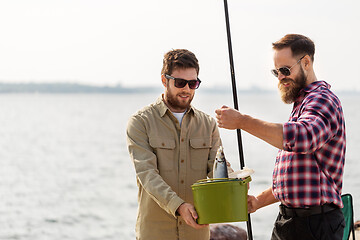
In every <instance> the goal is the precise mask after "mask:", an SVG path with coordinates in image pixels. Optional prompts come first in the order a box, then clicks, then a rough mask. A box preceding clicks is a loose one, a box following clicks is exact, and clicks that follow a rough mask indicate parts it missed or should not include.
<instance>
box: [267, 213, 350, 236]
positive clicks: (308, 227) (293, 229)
mask: <svg viewBox="0 0 360 240" xmlns="http://www.w3.org/2000/svg"><path fill="white" fill-rule="evenodd" d="M344 227H345V220H344V215H343V213H342V211H341V209H335V210H333V211H330V212H326V213H320V214H317V215H311V216H307V217H299V216H291V217H290V216H284V215H281V214H279V215H278V217H277V219H276V221H275V225H274V229H273V233H272V236H271V240H312V239H316V240H342V238H343V232H344Z"/></svg>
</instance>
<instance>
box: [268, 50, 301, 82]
mask: <svg viewBox="0 0 360 240" xmlns="http://www.w3.org/2000/svg"><path fill="white" fill-rule="evenodd" d="M305 56H306V55H304V56H302V57H301V58H300V59H299V60H298V61H297V62H296V63H295V64H294V65H292V66H291V67H290V68H288V67H281V68H278V69H272V70H271V73H272V74H273V75H274V76H275V77H279V72H280V73H281V74H282V75H284V76H285V77H287V76H290V75H291V71H290V70H291V69H292V68H293V67H294V66H295V65H296V64H298V63H299V62H300V61H301V59H303V58H304V57H305Z"/></svg>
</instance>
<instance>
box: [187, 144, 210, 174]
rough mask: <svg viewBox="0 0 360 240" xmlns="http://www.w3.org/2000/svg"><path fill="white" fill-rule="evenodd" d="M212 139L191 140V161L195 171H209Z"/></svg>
mask: <svg viewBox="0 0 360 240" xmlns="http://www.w3.org/2000/svg"><path fill="white" fill-rule="evenodd" d="M210 149H211V138H194V139H190V161H191V168H192V169H194V170H207V163H208V160H209V153H210Z"/></svg>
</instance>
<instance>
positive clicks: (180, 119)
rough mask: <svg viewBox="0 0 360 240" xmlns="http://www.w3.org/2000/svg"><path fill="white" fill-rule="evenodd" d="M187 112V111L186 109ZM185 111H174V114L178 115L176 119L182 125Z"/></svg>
mask: <svg viewBox="0 0 360 240" xmlns="http://www.w3.org/2000/svg"><path fill="white" fill-rule="evenodd" d="M185 112H186V111H185ZM185 112H182V113H176V112H172V114H174V116H175V117H176V119H177V120H178V121H179V123H180V126H181V121H182V119H183V117H184V115H185Z"/></svg>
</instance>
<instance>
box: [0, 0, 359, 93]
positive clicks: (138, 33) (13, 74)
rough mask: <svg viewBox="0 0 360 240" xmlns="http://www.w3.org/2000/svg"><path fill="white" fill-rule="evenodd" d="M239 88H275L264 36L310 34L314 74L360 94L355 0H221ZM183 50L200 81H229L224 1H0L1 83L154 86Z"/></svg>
mask: <svg viewBox="0 0 360 240" xmlns="http://www.w3.org/2000/svg"><path fill="white" fill-rule="evenodd" d="M228 6H229V15H230V25H231V34H232V45H233V54H234V62H235V74H236V81H237V86H238V89H251V88H264V89H276V84H277V79H276V78H274V77H273V76H272V75H271V73H270V69H271V68H273V67H274V66H273V50H272V48H271V47H272V45H271V43H272V42H275V41H277V40H279V39H280V38H281V37H283V36H284V35H285V34H287V33H299V34H303V35H306V36H308V37H310V38H311V39H312V40H313V41H314V42H315V46H316V53H315V62H314V68H315V72H316V75H317V78H318V79H319V80H325V81H327V82H328V83H330V84H331V85H332V89H336V90H356V91H360V76H359V74H358V71H359V69H360V27H359V23H360V14H359V12H360V1H358V0H351V1H350V0H341V1H339V0H336V1H335V0H327V1H324V0H317V1H313V0H303V1H289V0H287V1H285V0H272V1H268V0H252V1H244V0H228ZM176 48H186V49H189V50H190V51H192V52H194V53H195V54H196V56H197V58H198V59H199V63H200V74H199V78H200V79H201V80H202V86H205V87H218V86H230V85H231V80H230V70H229V69H230V67H229V58H228V49H227V38H226V26H225V15H224V5H223V0H181V1H175V0H153V1H149V0H131V1H123V0H57V1H55V0H31V1H29V0H11V1H10V0H0V82H16V83H19V82H46V83H48V82H50V83H51V82H70V83H81V84H91V85H101V86H103V85H106V86H115V85H121V86H124V87H137V86H141V87H144V86H145V87H146V86H151V87H157V86H159V87H161V81H160V71H161V67H162V58H163V55H164V54H165V53H166V52H167V51H169V50H171V49H176Z"/></svg>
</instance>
